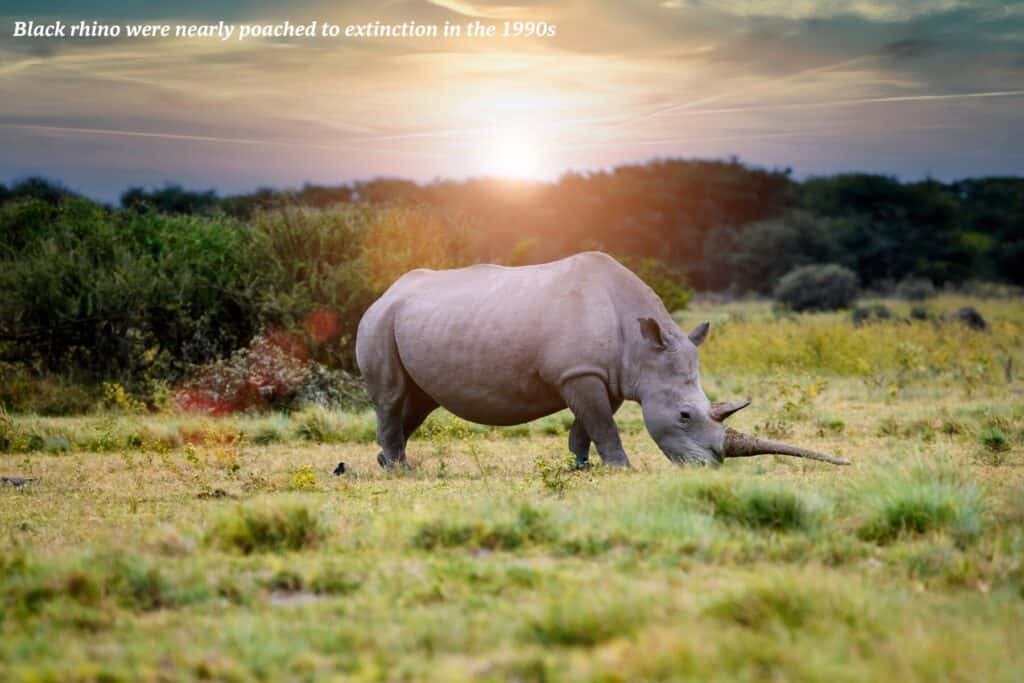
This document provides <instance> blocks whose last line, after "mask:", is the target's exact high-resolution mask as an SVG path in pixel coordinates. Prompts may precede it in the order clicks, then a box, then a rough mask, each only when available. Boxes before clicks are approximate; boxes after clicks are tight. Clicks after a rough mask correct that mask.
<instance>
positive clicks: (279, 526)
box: [207, 505, 326, 555]
mask: <svg viewBox="0 0 1024 683" xmlns="http://www.w3.org/2000/svg"><path fill="white" fill-rule="evenodd" d="M325 535H326V534H325V531H324V529H323V528H322V527H321V525H320V522H319V521H318V520H317V517H316V515H315V514H313V513H312V512H310V510H309V509H308V508H306V507H303V506H301V505H279V506H269V505H260V506H257V505H249V506H239V507H238V508H236V509H235V510H233V511H232V512H230V513H227V514H224V515H222V516H221V517H220V518H219V519H218V520H217V521H216V523H215V524H214V525H213V527H212V528H211V529H210V532H209V534H208V536H207V540H208V542H210V543H211V544H213V545H216V546H219V547H221V548H224V549H227V550H237V551H239V552H241V553H243V554H245V555H249V554H251V553H256V552H282V551H287V550H293V551H294V550H304V549H306V548H311V547H313V546H315V545H317V544H318V543H319V542H320V541H322V540H323V538H324V536H325Z"/></svg>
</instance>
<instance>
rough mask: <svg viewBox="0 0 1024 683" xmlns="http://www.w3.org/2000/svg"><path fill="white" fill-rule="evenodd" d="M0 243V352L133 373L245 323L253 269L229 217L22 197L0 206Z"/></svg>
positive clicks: (46, 366) (124, 376)
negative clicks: (0, 294) (136, 210)
mask: <svg viewBox="0 0 1024 683" xmlns="http://www.w3.org/2000/svg"><path fill="white" fill-rule="evenodd" d="M0 242H2V243H3V247H2V248H0V289H2V290H3V291H4V296H3V297H2V298H0V338H7V339H10V340H12V342H11V343H10V344H8V345H7V346H5V347H3V348H0V351H2V353H3V355H5V356H7V357H8V358H9V359H11V360H15V361H19V362H30V363H34V364H37V365H38V367H40V368H41V369H42V370H44V371H46V372H57V373H61V372H67V373H71V374H75V375H76V376H77V377H83V378H86V379H92V380H103V379H110V380H115V381H121V382H125V383H127V382H129V381H130V380H135V381H136V382H138V381H141V380H142V379H143V377H144V376H146V375H152V374H153V373H158V374H164V375H174V374H175V373H180V372H181V371H183V370H184V368H185V367H186V366H187V365H188V364H189V363H195V362H205V361H208V360H210V359H212V358H215V357H217V356H218V355H220V354H223V353H225V352H227V351H230V350H231V349H233V348H236V347H237V346H239V345H240V344H241V343H244V341H245V340H247V339H249V338H250V337H251V336H252V334H253V332H254V329H253V327H254V322H255V318H254V314H255V313H256V308H255V298H254V297H255V296H256V295H257V294H258V292H259V289H260V288H259V287H252V286H251V285H252V281H253V279H254V278H257V279H258V270H257V269H256V268H255V267H254V265H253V263H252V262H251V261H250V260H249V255H250V249H249V248H248V243H249V231H248V230H247V229H246V228H245V227H244V226H242V225H241V224H239V223H237V222H234V221H231V220H228V219H212V218H196V217H190V216H176V217H171V216H162V215H158V214H149V213H146V214H138V213H134V212H111V211H109V210H108V209H106V208H104V207H102V206H100V205H98V204H94V203H93V202H90V201H87V200H84V199H68V200H65V201H63V202H61V203H60V204H59V205H58V206H49V205H44V204H41V203H40V202H38V201H22V202H14V203H10V204H6V205H4V206H2V207H0ZM129 388H131V387H129Z"/></svg>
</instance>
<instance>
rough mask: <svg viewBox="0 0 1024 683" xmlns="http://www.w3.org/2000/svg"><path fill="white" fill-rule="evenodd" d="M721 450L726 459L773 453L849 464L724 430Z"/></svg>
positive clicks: (845, 461) (839, 459)
mask: <svg viewBox="0 0 1024 683" xmlns="http://www.w3.org/2000/svg"><path fill="white" fill-rule="evenodd" d="M722 450H723V454H724V456H725V457H726V458H749V457H750V456H752V455H770V454H773V453H774V454H778V455H793V456H796V457H798V458H810V459H811V460H821V461H822V462H830V463H832V464H833V465H849V464H850V461H849V460H843V459H842V458H834V457H832V456H831V455H825V454H824V453H815V452H814V451H809V450H807V449H806V448H798V447H797V446H790V445H789V444H784V443H779V442H778V441H768V440H767V439H758V438H755V437H753V436H749V435H747V434H744V433H742V432H737V431H736V430H735V429H726V430H725V445H724V447H723V449H722Z"/></svg>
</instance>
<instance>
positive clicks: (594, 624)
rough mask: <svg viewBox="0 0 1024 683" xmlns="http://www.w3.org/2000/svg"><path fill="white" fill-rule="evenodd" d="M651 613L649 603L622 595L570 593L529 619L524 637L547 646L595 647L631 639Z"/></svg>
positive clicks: (553, 600) (554, 599) (550, 601)
mask: <svg viewBox="0 0 1024 683" xmlns="http://www.w3.org/2000/svg"><path fill="white" fill-rule="evenodd" d="M649 612H650V609H649V607H648V605H647V603H646V602H644V601H642V600H637V599H635V598H632V597H626V596H622V595H621V594H616V593H608V592H597V591H595V592H591V591H585V592H582V591H571V592H569V593H567V594H565V595H557V596H554V597H552V598H550V599H549V600H548V601H547V602H546V603H545V604H544V605H543V607H542V608H541V609H540V610H538V612H537V613H536V614H534V615H533V616H532V617H531V618H529V619H528V620H527V627H526V633H525V635H526V638H527V639H528V640H532V641H535V642H537V643H540V644H541V645H545V646H551V645H557V646H562V647H593V646H595V645H599V644H601V643H604V642H607V641H609V640H612V639H614V638H623V637H627V636H629V635H631V634H632V633H634V632H635V631H636V630H637V628H639V627H640V626H641V625H642V624H643V623H644V622H645V621H646V620H647V618H648V617H649Z"/></svg>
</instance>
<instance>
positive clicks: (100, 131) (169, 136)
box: [0, 90, 1024, 157]
mask: <svg viewBox="0 0 1024 683" xmlns="http://www.w3.org/2000/svg"><path fill="white" fill-rule="evenodd" d="M997 97H1024V90H996V91H989V92H973V93H947V94H943V95H893V96H888V97H858V98H853V99H846V100H830V101H826V102H802V103H795V104H769V105H750V106H737V107H721V108H716V109H682V108H680V107H673V108H672V109H671V111H675V113H674V116H705V115H713V114H734V113H745V112H757V111H779V110H790V109H824V108H829V107H847V106H856V105H861V104H885V103H898V102H938V101H947V100H960V99H979V98H997ZM669 111H670V110H669V109H663V110H661V113H662V114H664V113H667V112H669ZM0 128H16V129H20V130H30V131H37V132H40V133H69V134H73V135H74V134H77V135H115V136H123V137H134V138H151V139H160V140H180V141H183V142H212V143H221V144H235V145H268V146H278V147H304V148H310V149H322V150H328V151H337V150H344V149H348V150H353V149H359V148H358V147H355V146H352V144H334V145H326V144H318V143H314V142H303V141H289V140H270V139H263V138H232V137H220V136H213V135H190V134H186V133H162V132H149V131H134V130H116V129H109V128H76V127H72V126H46V125H38V124H28V123H0ZM493 131H494V128H493V127H476V128H466V129H448V130H442V131H433V132H430V131H424V132H420V133H408V134H395V135H380V136H365V137H352V138H345V139H344V140H342V142H344V143H360V142H397V141H400V140H405V139H414V138H429V137H452V136H458V135H463V136H465V135H473V134H474V133H486V134H491V133H493ZM609 144H611V143H610V142H609ZM376 151H385V150H380V149H379V148H377V149H376ZM414 153H415V154H423V155H426V156H438V157H439V156H441V155H433V154H429V153H424V152H414Z"/></svg>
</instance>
